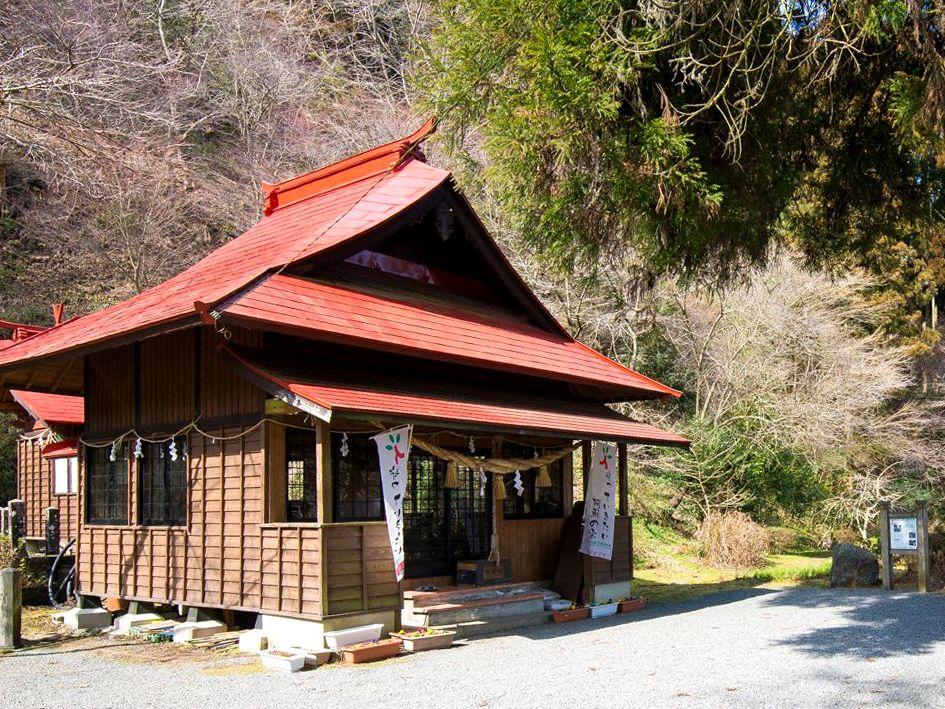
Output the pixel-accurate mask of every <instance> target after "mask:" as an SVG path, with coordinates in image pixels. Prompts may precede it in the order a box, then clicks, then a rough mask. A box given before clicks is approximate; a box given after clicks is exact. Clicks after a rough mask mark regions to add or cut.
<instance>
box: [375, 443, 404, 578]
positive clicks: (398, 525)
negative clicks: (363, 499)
mask: <svg viewBox="0 0 945 709" xmlns="http://www.w3.org/2000/svg"><path fill="white" fill-rule="evenodd" d="M410 433H411V427H410V426H401V427H400V428H392V429H390V430H389V431H384V432H383V433H379V434H378V435H376V436H374V437H373V438H372V440H373V441H374V442H375V443H376V444H377V458H378V461H379V463H380V469H381V490H382V491H383V493H384V511H385V512H386V513H387V534H388V536H389V537H390V548H391V551H392V552H393V554H394V572H395V573H396V574H397V580H398V581H400V580H401V579H403V577H404V489H405V488H406V487H407V456H408V455H409V453H410Z"/></svg>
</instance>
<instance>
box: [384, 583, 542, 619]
mask: <svg viewBox="0 0 945 709" xmlns="http://www.w3.org/2000/svg"><path fill="white" fill-rule="evenodd" d="M544 608H545V603H544V596H543V594H542V593H541V592H533V593H522V594H517V595H514V596H502V597H498V598H485V599H476V600H473V601H467V602H464V603H440V604H438V605H434V606H421V607H419V608H417V607H406V606H405V608H404V610H403V612H402V614H401V618H402V622H403V624H404V625H413V626H426V627H431V626H439V625H452V624H460V623H466V622H470V621H480V620H492V619H494V618H509V617H514V616H522V615H532V614H535V613H541V612H542V611H544Z"/></svg>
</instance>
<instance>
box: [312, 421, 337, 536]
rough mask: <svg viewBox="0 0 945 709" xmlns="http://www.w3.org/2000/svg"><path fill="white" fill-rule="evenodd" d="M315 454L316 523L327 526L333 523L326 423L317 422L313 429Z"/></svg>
mask: <svg viewBox="0 0 945 709" xmlns="http://www.w3.org/2000/svg"><path fill="white" fill-rule="evenodd" d="M315 453H316V455H317V456H318V464H317V465H316V466H315V468H316V472H315V484H316V487H317V488H318V490H317V493H316V494H317V496H318V521H319V522H320V523H321V524H328V523H330V522H332V521H334V505H333V504H332V500H333V495H334V493H333V492H332V476H331V426H330V425H329V424H328V422H327V421H318V422H317V424H316V428H315Z"/></svg>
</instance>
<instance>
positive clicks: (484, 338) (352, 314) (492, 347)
mask: <svg viewBox="0 0 945 709" xmlns="http://www.w3.org/2000/svg"><path fill="white" fill-rule="evenodd" d="M398 280H400V279H398ZM411 285H412V284H410V283H409V282H406V283H403V284H402V285H400V284H398V285H390V286H389V287H387V288H384V289H378V288H377V287H376V286H375V287H374V288H371V289H368V288H365V287H363V286H361V285H359V286H358V287H353V286H342V285H338V284H334V283H324V282H317V281H313V280H309V279H306V278H300V277H296V276H287V275H284V274H276V275H272V276H268V277H267V278H265V279H264V280H262V281H260V282H258V283H256V284H254V285H253V286H251V287H250V288H248V289H247V290H246V291H244V292H243V293H240V294H238V295H237V296H235V297H234V298H233V299H232V300H230V301H228V302H227V303H225V304H224V305H222V306H221V307H220V309H219V310H220V312H222V313H223V315H224V319H225V320H229V319H237V320H239V321H243V322H245V323H247V324H250V325H253V324H255V325H259V324H262V325H265V326H267V327H269V328H273V327H274V326H278V327H281V328H284V329H286V330H288V331H290V332H293V333H294V334H301V335H305V336H310V337H315V338H318V339H326V340H330V341H336V342H343V343H345V344H353V345H362V346H367V347H371V348H374V349H388V350H390V351H394V352H398V353H402V354H408V355H414V356H420V357H430V358H434V359H442V360H449V361H456V362H461V363H464V364H470V365H474V366H480V367H485V368H488V369H501V370H505V371H517V372H520V373H523V374H531V375H535V376H543V377H546V378H547V377H550V378H555V379H561V380H566V381H572V382H575V383H579V384H589V385H592V386H605V387H613V388H619V389H621V390H629V391H630V392H631V393H632V394H633V395H636V396H643V397H646V398H652V397H662V396H671V395H678V392H676V391H675V390H674V389H671V388H670V387H667V386H665V385H663V384H660V383H659V382H656V381H654V380H652V379H649V378H647V377H644V376H643V375H641V374H637V373H636V372H634V371H632V370H630V369H627V368H626V367H624V366H623V365H621V364H618V363H617V362H614V361H613V360H610V359H608V358H607V357H604V356H603V355H602V354H600V353H598V352H595V351H594V350H592V349H591V348H589V347H587V346H585V345H583V344H581V343H580V342H577V341H576V340H574V339H573V338H571V337H568V336H565V335H562V334H559V333H557V332H554V333H552V332H548V331H547V330H543V329H541V328H538V327H536V326H534V325H532V324H530V323H528V322H526V321H525V320H524V319H520V318H517V317H515V316H514V315H511V314H509V313H506V312H504V311H500V310H498V309H492V308H488V307H485V306H482V305H481V304H478V303H477V304H472V303H470V302H467V301H465V300H464V299H460V298H450V297H448V296H447V295H446V294H441V295H440V296H439V297H437V298H436V299H431V298H428V297H427V298H424V297H423V295H422V294H421V293H416V292H413V291H411V289H410V288H411Z"/></svg>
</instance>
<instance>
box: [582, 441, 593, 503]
mask: <svg viewBox="0 0 945 709" xmlns="http://www.w3.org/2000/svg"><path fill="white" fill-rule="evenodd" d="M590 472H591V442H590V441H581V478H582V481H581V482H582V484H583V486H584V495H583V497H585V498H586V497H587V476H588V475H589V474H590Z"/></svg>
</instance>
